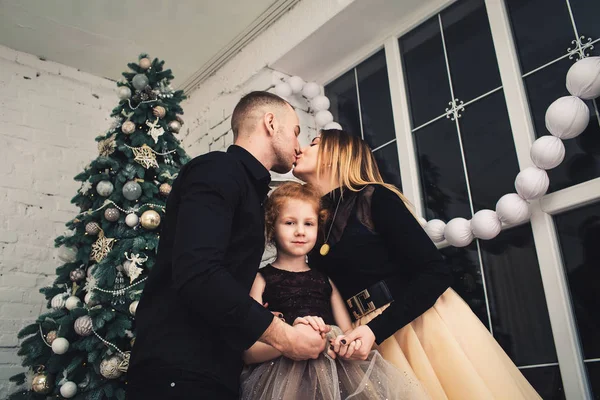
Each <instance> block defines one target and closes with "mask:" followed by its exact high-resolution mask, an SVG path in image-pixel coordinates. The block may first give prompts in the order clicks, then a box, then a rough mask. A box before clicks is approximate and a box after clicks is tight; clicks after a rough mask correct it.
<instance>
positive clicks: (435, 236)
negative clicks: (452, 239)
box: [424, 219, 446, 243]
mask: <svg viewBox="0 0 600 400" xmlns="http://www.w3.org/2000/svg"><path fill="white" fill-rule="evenodd" d="M424 229H425V233H427V236H429V238H430V239H431V240H432V241H433V242H434V243H439V242H443V241H444V229H446V223H445V222H444V221H442V220H441V219H432V220H431V221H428V222H427V224H426V225H425V227H424Z"/></svg>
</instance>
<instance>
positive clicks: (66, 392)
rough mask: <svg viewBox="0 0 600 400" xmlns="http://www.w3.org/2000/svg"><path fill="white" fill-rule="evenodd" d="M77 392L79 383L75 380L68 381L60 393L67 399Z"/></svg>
mask: <svg viewBox="0 0 600 400" xmlns="http://www.w3.org/2000/svg"><path fill="white" fill-rule="evenodd" d="M76 394H77V385H76V384H75V382H71V381H66V382H65V383H63V384H62V386H61V387H60V395H61V396H62V397H64V398H65V399H70V398H71V397H73V396H75V395H76Z"/></svg>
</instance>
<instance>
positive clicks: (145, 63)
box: [140, 57, 152, 70]
mask: <svg viewBox="0 0 600 400" xmlns="http://www.w3.org/2000/svg"><path fill="white" fill-rule="evenodd" d="M151 66H152V61H150V59H149V58H146V57H144V58H142V59H141V60H140V68H141V69H144V70H145V69H148V68H150V67H151Z"/></svg>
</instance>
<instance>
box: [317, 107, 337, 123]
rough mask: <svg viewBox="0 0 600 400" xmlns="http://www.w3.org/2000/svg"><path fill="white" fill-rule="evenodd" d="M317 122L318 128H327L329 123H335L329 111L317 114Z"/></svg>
mask: <svg viewBox="0 0 600 400" xmlns="http://www.w3.org/2000/svg"><path fill="white" fill-rule="evenodd" d="M315 122H316V123H317V125H318V126H325V125H327V124H328V123H330V122H333V114H331V113H330V112H329V111H327V110H324V111H319V112H318V113H316V114H315Z"/></svg>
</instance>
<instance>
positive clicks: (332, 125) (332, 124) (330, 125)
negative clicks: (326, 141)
mask: <svg viewBox="0 0 600 400" xmlns="http://www.w3.org/2000/svg"><path fill="white" fill-rule="evenodd" d="M323 129H337V130H340V131H341V130H342V126H341V125H340V124H338V123H337V122H330V123H328V124H326V125H325V126H324V127H323Z"/></svg>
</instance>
